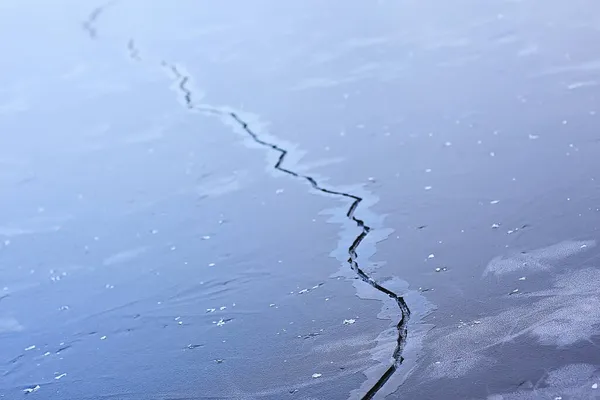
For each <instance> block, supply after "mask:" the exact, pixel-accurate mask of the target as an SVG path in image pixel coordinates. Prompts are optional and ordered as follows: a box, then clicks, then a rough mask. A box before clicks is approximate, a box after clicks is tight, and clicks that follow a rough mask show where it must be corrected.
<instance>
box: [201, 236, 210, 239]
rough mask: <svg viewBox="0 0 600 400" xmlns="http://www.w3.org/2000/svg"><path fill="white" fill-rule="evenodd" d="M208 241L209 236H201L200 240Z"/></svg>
mask: <svg viewBox="0 0 600 400" xmlns="http://www.w3.org/2000/svg"><path fill="white" fill-rule="evenodd" d="M209 239H210V236H209V235H204V236H202V240H209Z"/></svg>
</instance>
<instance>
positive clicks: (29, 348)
mask: <svg viewBox="0 0 600 400" xmlns="http://www.w3.org/2000/svg"><path fill="white" fill-rule="evenodd" d="M33 349H35V344H34V345H31V346H29V347H26V348H25V351H29V350H33Z"/></svg>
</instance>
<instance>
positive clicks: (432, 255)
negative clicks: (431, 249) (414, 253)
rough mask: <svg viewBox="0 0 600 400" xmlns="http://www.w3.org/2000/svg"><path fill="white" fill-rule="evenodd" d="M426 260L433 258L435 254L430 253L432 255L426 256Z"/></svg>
mask: <svg viewBox="0 0 600 400" xmlns="http://www.w3.org/2000/svg"><path fill="white" fill-rule="evenodd" d="M427 258H435V254H433V253H432V254H430V255H428V256H427Z"/></svg>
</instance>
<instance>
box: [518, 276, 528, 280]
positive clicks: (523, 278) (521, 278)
mask: <svg viewBox="0 0 600 400" xmlns="http://www.w3.org/2000/svg"><path fill="white" fill-rule="evenodd" d="M525 279H527V278H525V277H524V276H522V277H520V278H519V280H520V281H524V280H525Z"/></svg>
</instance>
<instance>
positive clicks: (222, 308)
mask: <svg viewBox="0 0 600 400" xmlns="http://www.w3.org/2000/svg"><path fill="white" fill-rule="evenodd" d="M226 308H227V306H221V307H219V310H221V311H223V310H225V309H226Z"/></svg>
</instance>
